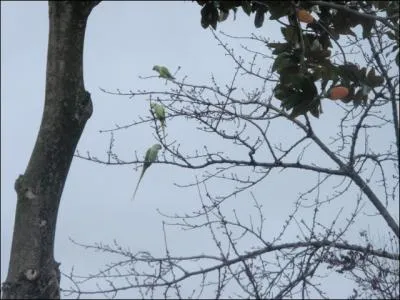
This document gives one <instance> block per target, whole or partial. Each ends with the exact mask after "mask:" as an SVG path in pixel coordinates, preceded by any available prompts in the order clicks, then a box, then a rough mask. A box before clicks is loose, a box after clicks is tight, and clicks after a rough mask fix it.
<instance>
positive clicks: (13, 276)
mask: <svg viewBox="0 0 400 300" xmlns="http://www.w3.org/2000/svg"><path fill="white" fill-rule="evenodd" d="M99 2H100V1H95V2H90V1H83V2H80V1H76V2H74V1H62V2H58V1H54V2H53V1H50V2H49V44H48V53H47V70H46V95H45V105H44V111H43V116H42V123H41V125H40V130H39V134H38V137H37V140H36V144H35V147H34V149H33V152H32V155H31V158H30V160H29V163H28V166H27V168H26V171H25V174H23V175H20V176H19V178H18V179H17V180H16V182H15V190H16V192H17V196H18V200H17V207H16V214H15V224H14V233H13V241H12V249H11V256H10V264H9V269H8V275H7V280H6V282H4V283H3V286H2V291H3V298H5V299H17V298H18V299H23V298H24V299H27V298H29V299H38V298H42V299H43V298H44V299H46V298H47V299H54V298H56V299H57V298H60V288H59V285H60V271H59V268H58V266H59V263H57V262H56V261H55V259H54V236H55V229H56V222H57V213H58V208H59V204H60V198H61V194H62V191H63V188H64V184H65V181H66V178H67V174H68V171H69V168H70V165H71V161H72V158H73V155H74V152H75V148H76V146H77V144H78V141H79V138H80V136H81V134H82V131H83V129H84V126H85V124H86V121H87V120H88V119H89V118H90V116H91V114H92V110H93V108H92V101H91V98H90V94H89V93H88V92H87V91H85V88H84V83H83V44H84V37H85V28H86V21H87V19H88V17H89V14H90V12H91V10H92V9H93V8H94V7H95V6H96V5H97V4H98V3H99ZM32 100H33V99H32Z"/></svg>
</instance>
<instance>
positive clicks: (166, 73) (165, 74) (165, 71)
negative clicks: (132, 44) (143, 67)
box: [153, 65, 175, 79]
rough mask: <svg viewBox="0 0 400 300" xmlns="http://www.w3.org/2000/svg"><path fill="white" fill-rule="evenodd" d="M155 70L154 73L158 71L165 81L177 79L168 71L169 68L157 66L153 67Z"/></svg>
mask: <svg viewBox="0 0 400 300" xmlns="http://www.w3.org/2000/svg"><path fill="white" fill-rule="evenodd" d="M153 70H154V71H157V72H158V74H159V75H160V77H161V78H165V79H175V77H174V76H172V75H171V73H170V72H169V70H168V69H167V67H163V66H157V65H155V66H154V67H153Z"/></svg>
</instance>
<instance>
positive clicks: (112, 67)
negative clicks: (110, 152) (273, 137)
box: [1, 1, 398, 297]
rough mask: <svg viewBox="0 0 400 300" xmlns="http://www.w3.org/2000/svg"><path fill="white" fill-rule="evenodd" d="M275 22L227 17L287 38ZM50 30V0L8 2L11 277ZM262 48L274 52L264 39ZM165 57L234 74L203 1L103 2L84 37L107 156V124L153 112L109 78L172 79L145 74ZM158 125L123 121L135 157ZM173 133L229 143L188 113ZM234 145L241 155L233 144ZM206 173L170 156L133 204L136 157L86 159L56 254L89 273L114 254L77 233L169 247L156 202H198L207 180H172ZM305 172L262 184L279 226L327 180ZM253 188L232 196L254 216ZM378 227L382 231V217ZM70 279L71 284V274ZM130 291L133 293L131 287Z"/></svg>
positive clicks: (4, 204)
mask: <svg viewBox="0 0 400 300" xmlns="http://www.w3.org/2000/svg"><path fill="white" fill-rule="evenodd" d="M274 23H276V22H270V24H269V25H268V26H263V27H261V28H260V29H255V28H254V24H253V17H251V19H250V20H249V18H248V17H247V16H246V15H245V14H244V13H243V12H241V11H239V13H238V14H237V18H236V21H233V17H232V16H230V17H229V19H228V20H227V21H226V22H224V23H220V24H218V30H223V31H224V32H227V33H231V34H234V35H237V36H249V35H250V34H251V33H256V34H260V35H266V36H268V37H269V38H271V39H278V38H280V36H281V34H280V31H279V27H278V26H277V24H274ZM47 37H48V7H47V2H1V281H2V282H3V281H4V280H5V278H6V275H7V268H8V262H9V254H10V253H9V252H10V246H11V238H12V228H13V224H14V212H15V204H16V193H15V191H14V188H13V187H14V181H15V179H16V178H17V176H18V175H19V174H23V173H24V170H25V168H26V166H27V163H28V160H29V158H30V155H31V151H32V149H33V146H34V143H35V140H36V135H37V133H38V129H39V125H40V121H41V115H42V109H43V102H44V87H45V68H46V55H47ZM227 41H228V40H227ZM232 45H234V46H236V47H238V45H239V43H237V42H236V43H235V42H233V43H232ZM258 50H259V51H263V49H262V48H259V49H258ZM154 64H161V65H167V66H168V67H169V68H170V70H171V71H174V72H175V71H176V69H177V68H178V66H180V67H181V70H180V71H179V72H178V74H177V75H176V76H177V77H178V78H183V77H184V76H188V81H189V82H191V83H198V84H210V76H211V74H213V75H214V76H215V78H217V80H218V81H219V82H220V83H221V84H222V85H223V86H224V85H225V84H227V83H228V82H229V81H230V80H231V78H232V73H233V65H232V61H231V60H230V58H229V57H227V56H226V55H224V51H223V49H222V48H221V47H220V46H218V43H217V41H216V40H215V39H214V38H213V37H212V34H211V32H210V30H209V29H207V30H204V29H203V28H202V27H201V26H200V7H199V6H198V5H197V4H196V3H192V2H152V1H149V2H129V1H126V2H103V3H101V4H100V5H98V6H97V7H96V8H95V9H94V10H93V12H92V14H91V15H90V18H89V21H88V27H87V33H86V40H85V57H84V75H85V87H86V89H87V90H88V91H89V92H90V93H91V94H92V100H93V103H94V113H93V115H92V117H91V119H90V120H89V121H88V123H87V125H86V127H85V130H84V133H83V136H82V138H81V140H80V142H79V145H78V150H79V151H80V152H81V153H85V152H86V151H90V152H91V154H92V155H95V156H97V157H98V158H103V159H104V158H106V151H107V147H108V142H109V138H110V136H109V134H100V133H99V130H102V129H110V128H114V126H115V124H118V125H120V126H122V125H126V124H129V123H131V122H132V121H133V120H138V117H139V116H140V115H141V116H147V115H148V103H147V102H146V99H144V98H134V99H133V100H132V99H128V98H126V97H125V98H124V97H117V96H111V95H106V94H104V93H102V92H101V91H100V90H99V87H102V88H104V89H108V90H115V89H116V88H119V89H120V90H122V91H127V90H129V89H131V90H137V89H148V90H161V89H164V88H165V85H164V84H165V82H164V81H162V80H159V79H157V78H152V79H146V80H144V79H140V78H139V76H151V75H154V72H153V71H152V70H151V69H152V66H153V65H154ZM261 67H265V68H268V67H269V66H261ZM243 85H244V86H246V85H247V86H249V87H251V86H252V82H243ZM324 105H325V106H324V108H325V110H328V109H329V108H332V109H335V108H334V105H333V104H332V103H324ZM323 117H324V121H323V122H320V120H318V122H320V123H319V124H321V126H319V127H318V129H319V130H320V132H322V131H325V132H326V133H325V136H326V138H327V139H326V140H328V136H329V135H330V134H332V135H333V133H334V132H335V130H336V129H337V124H338V123H337V122H338V121H337V118H336V119H335V117H334V116H329V115H328V114H324V115H323ZM315 122H317V121H316V120H315ZM282 126H287V125H282ZM277 130H278V129H277ZM152 133H153V130H152V129H151V128H150V127H149V126H148V125H142V126H136V127H133V128H130V129H127V130H122V131H118V132H116V134H115V138H116V146H115V151H116V152H117V153H118V154H119V155H120V158H121V159H122V160H125V161H130V160H133V159H134V151H138V155H143V153H144V152H145V150H146V149H147V147H148V146H150V145H152V144H153V143H154V142H155V139H154V137H153V135H152ZM168 133H169V134H170V135H171V136H172V137H173V138H175V139H177V140H178V141H179V142H180V143H181V144H182V146H183V147H184V149H185V150H186V151H188V152H190V151H192V152H193V151H195V150H196V149H200V148H201V147H202V146H203V145H207V146H210V147H214V149H219V148H218V147H223V146H221V145H222V144H221V143H220V142H218V141H214V140H213V139H212V138H209V137H208V136H207V135H204V134H201V133H199V132H198V131H196V128H195V125H194V124H190V123H186V122H185V121H184V120H181V121H176V122H173V123H171V124H169V125H168ZM278 133H279V134H277V135H280V136H282V135H284V136H285V138H288V139H290V137H295V136H296V130H295V129H294V128H290V127H280V128H279V130H278ZM231 153H232V155H233V154H235V153H234V149H232V152H231ZM239 154H240V153H239ZM313 159H317V158H316V157H313ZM320 159H321V161H324V159H325V160H326V158H322V157H321V158H320ZM196 174H197V175H199V174H201V171H196V172H194V171H190V170H186V169H185V170H182V169H180V168H177V167H173V166H170V165H157V166H156V167H152V168H151V169H149V172H148V173H147V174H146V176H145V177H144V179H143V181H142V183H141V186H140V188H139V191H138V194H137V196H136V199H135V202H131V201H130V197H131V195H132V192H133V189H134V186H135V184H136V181H137V179H138V177H139V172H135V171H134V170H133V165H128V166H113V167H107V166H104V165H100V164H95V163H92V162H88V161H84V160H80V159H76V158H75V159H74V160H73V163H72V166H71V169H70V172H69V175H68V179H67V183H66V185H65V189H64V193H63V196H62V201H61V206H60V211H59V218H58V223H57V233H56V249H55V258H56V260H58V261H60V262H61V263H62V264H61V269H62V271H64V272H68V271H69V270H70V269H71V267H72V266H73V265H74V266H75V270H76V271H77V272H78V273H80V274H83V275H84V274H87V273H89V272H94V271H96V270H98V268H100V266H101V264H102V263H105V262H107V257H104V256H101V255H100V254H98V253H93V252H90V251H85V250H84V249H82V248H80V247H77V246H75V245H73V244H72V243H71V242H70V241H69V237H71V238H73V239H75V240H77V241H80V242H86V243H93V242H100V241H103V242H105V243H111V242H112V241H113V239H117V240H118V242H119V243H121V244H122V245H126V246H130V248H131V249H132V251H134V252H135V251H138V250H148V251H151V252H152V253H153V254H155V255H162V254H163V251H164V248H163V236H162V225H161V221H162V218H161V217H160V215H159V214H158V213H157V211H156V209H160V210H161V211H164V212H166V213H171V214H172V213H175V212H179V213H182V212H191V211H193V210H194V209H195V208H198V207H199V203H200V201H199V197H198V193H197V189H196V188H192V189H182V188H178V187H176V186H174V185H173V184H174V183H181V184H184V183H189V182H190V181H193V180H194V178H195V177H194V176H195V175H196ZM305 177H306V178H302V179H301V180H299V179H298V177H295V176H294V175H293V174H291V173H290V172H288V175H287V177H286V179H287V181H289V180H290V181H291V182H292V183H291V187H292V188H291V189H288V188H287V181H286V180H284V181H282V180H278V181H275V182H266V183H265V184H263V185H261V186H260V187H258V188H257V189H255V190H254V192H255V194H256V195H258V197H259V200H261V201H262V202H263V204H264V205H265V206H267V207H270V208H271V209H268V211H266V212H265V213H266V216H267V219H268V221H269V223H268V224H269V225H268V227H270V228H274V226H281V224H282V222H283V220H284V219H285V217H286V216H287V214H288V210H289V209H291V208H293V201H294V200H295V197H296V196H297V195H298V192H299V190H298V189H296V188H299V187H301V186H302V185H306V184H308V183H311V182H313V181H314V180H315V179H316V176H315V175H310V177H307V176H305ZM294 178H296V179H294ZM307 180H308V181H307ZM155 183H156V185H157V186H156V188H154V187H155V186H154V185H155ZM212 188H214V191H215V190H218V188H219V189H221V192H226V191H229V190H230V189H232V186H229V185H227V184H221V185H220V186H215V185H214V186H212ZM300 191H301V190H300ZM248 198H249V194H248V193H247V194H246V195H243V196H241V197H237V198H235V199H231V200H230V201H231V202H230V205H231V208H232V207H234V208H236V209H237V210H238V211H239V214H241V215H242V216H243V217H246V216H248V215H249V214H250V213H251V212H254V208H252V206H253V204H252V203H250V204H249V202H248V201H246V199H248ZM341 201H343V202H341V203H335V204H332V207H331V208H332V210H331V211H327V212H325V213H326V215H327V217H330V218H332V211H337V209H339V208H340V207H342V206H343V205H344V203H345V202H344V201H346V199H342V200H341ZM367 205H368V204H367ZM228 208H229V206H228ZM370 211H373V209H370ZM321 214H324V212H321ZM397 218H398V217H397ZM374 220H375V219H374ZM368 223H371V218H369V219H366V220H365V221H360V224H364V225H360V226H365V228H368V229H369V227H368V225H367V224H368ZM274 224H275V225H274ZM278 224H279V225H278ZM376 224H377V226H380V224H382V223H381V221H379V220H376ZM271 230H272V229H271ZM371 231H372V234H373V235H375V234H376V233H377V232H379V227H377V228H373V229H371ZM294 234H295V233H294ZM353 236H357V231H356V230H355V232H354V235H353ZM169 238H170V244H171V245H173V246H174V248H175V250H176V253H177V254H187V255H190V254H198V253H213V251H214V250H215V247H214V246H213V244H212V242H211V241H209V240H210V236H209V234H207V233H199V234H198V235H193V234H188V233H184V232H180V231H176V230H175V231H172V232H171V233H170V234H169ZM332 276H333V277H331V278H332V279H331V280H333V281H331V282H334V283H333V284H331V285H330V286H329V285H328V288H327V292H328V295H329V296H331V297H346V296H348V295H349V294H350V293H351V289H352V286H351V284H349V282H347V281H345V280H340V279H338V278H337V276H335V275H332ZM62 284H65V285H67V286H68V285H69V283H68V282H67V281H66V280H64V279H63V282H62ZM337 284H341V287H342V288H341V289H337ZM67 286H64V287H67ZM119 296H127V297H128V296H132V293H131V292H130V293H129V292H127V293H126V294H121V295H119Z"/></svg>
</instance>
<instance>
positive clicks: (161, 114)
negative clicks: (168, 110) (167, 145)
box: [150, 103, 166, 139]
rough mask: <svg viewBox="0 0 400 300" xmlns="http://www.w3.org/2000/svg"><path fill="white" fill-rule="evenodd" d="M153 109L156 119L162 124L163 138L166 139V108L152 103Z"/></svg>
mask: <svg viewBox="0 0 400 300" xmlns="http://www.w3.org/2000/svg"><path fill="white" fill-rule="evenodd" d="M150 106H151V108H152V109H153V111H154V114H155V116H156V118H157V119H158V120H159V121H160V123H161V129H162V131H163V136H164V139H165V115H166V114H165V108H164V106H163V105H161V104H158V103H151V104H150Z"/></svg>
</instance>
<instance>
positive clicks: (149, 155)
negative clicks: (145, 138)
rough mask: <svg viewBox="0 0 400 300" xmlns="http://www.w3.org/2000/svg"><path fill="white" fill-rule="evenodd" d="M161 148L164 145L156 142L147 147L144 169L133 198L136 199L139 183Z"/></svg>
mask: <svg viewBox="0 0 400 300" xmlns="http://www.w3.org/2000/svg"><path fill="white" fill-rule="evenodd" d="M161 148H162V147H161V145H160V144H154V145H153V146H151V147H150V148H149V149H147V151H146V156H145V157H144V164H143V170H142V173H141V174H140V177H139V181H138V183H137V185H136V188H135V192H134V193H133V196H132V200H133V199H135V195H136V192H137V190H138V187H139V183H140V181H141V180H142V178H143V175H144V172H146V170H147V169H148V168H149V167H150V166H151V164H152V163H153V162H154V161H155V160H156V159H157V155H158V151H159V150H160V149H161Z"/></svg>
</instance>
